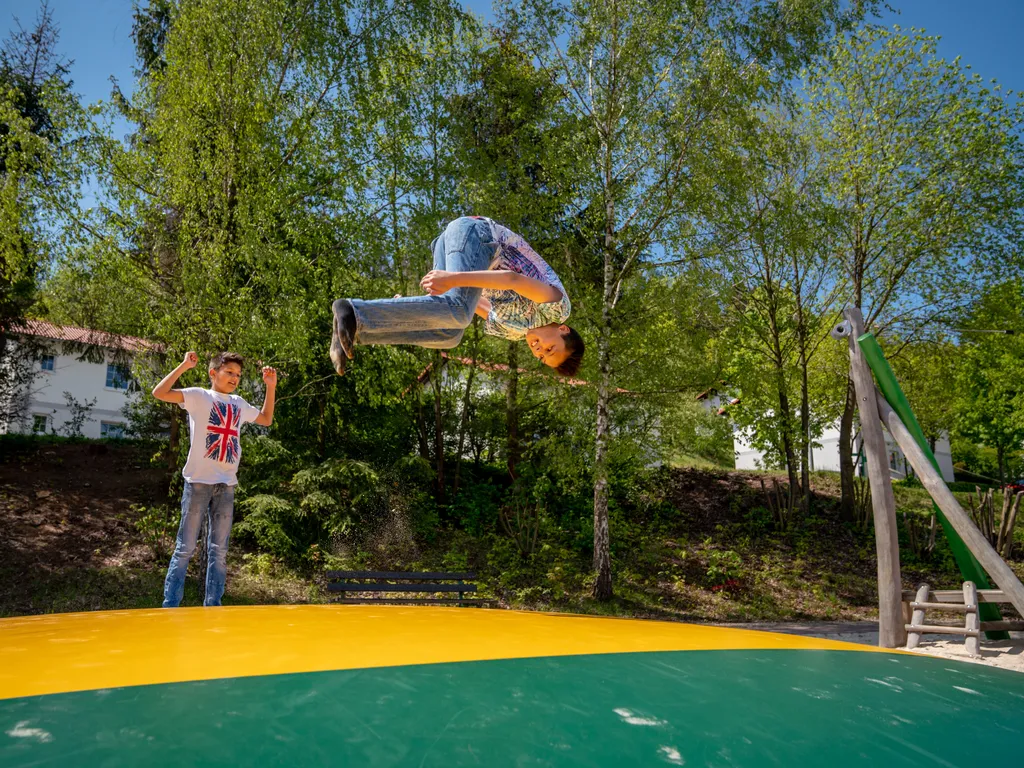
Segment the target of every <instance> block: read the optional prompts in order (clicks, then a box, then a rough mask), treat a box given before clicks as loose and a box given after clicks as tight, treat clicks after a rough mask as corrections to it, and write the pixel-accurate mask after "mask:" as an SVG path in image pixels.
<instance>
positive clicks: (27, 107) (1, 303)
mask: <svg viewBox="0 0 1024 768" xmlns="http://www.w3.org/2000/svg"><path fill="white" fill-rule="evenodd" d="M59 37H60V35H59V30H58V28H57V25H56V24H55V23H54V21H53V14H52V13H51V12H50V9H49V7H48V5H47V4H46V3H45V2H44V3H43V4H42V5H41V6H40V9H39V12H38V14H37V16H36V20H35V23H34V24H33V25H32V26H31V27H30V28H28V29H26V28H24V27H22V25H21V23H20V22H19V21H17V19H16V20H15V28H14V29H13V30H12V32H11V34H10V35H9V36H8V37H7V39H6V40H5V41H4V43H3V45H2V47H0V370H3V371H4V375H3V376H0V420H3V421H10V420H12V419H16V418H18V417H19V416H20V415H21V414H20V410H21V407H22V405H23V402H24V398H23V394H24V392H25V390H26V387H27V386H28V385H29V384H30V382H31V378H32V375H33V373H32V370H31V367H32V363H33V362H34V355H35V354H36V353H37V351H38V350H37V349H36V346H35V345H34V344H32V343H31V341H30V340H29V339H26V338H24V337H23V338H21V339H20V340H19V341H15V340H14V339H13V338H12V336H11V331H12V329H15V330H16V326H17V325H18V324H19V323H20V322H21V321H22V320H23V319H24V318H25V317H26V316H28V315H30V314H31V313H33V312H34V311H36V310H37V309H38V300H39V291H38V288H39V282H40V280H41V278H42V277H43V275H44V273H45V271H46V266H47V263H48V262H49V261H50V259H52V258H53V257H54V255H55V254H56V252H57V251H58V249H59V246H60V241H61V239H62V238H63V236H64V234H65V233H64V231H63V229H62V225H63V223H64V222H65V221H66V214H67V212H68V211H69V210H71V209H73V208H74V204H75V199H76V196H77V192H78V188H79V181H80V174H79V171H78V168H77V166H76V163H75V160H74V152H73V149H72V148H73V145H74V141H75V139H76V138H77V136H78V132H79V130H80V129H81V125H82V118H83V116H82V112H81V109H80V106H79V104H78V101H77V99H76V98H75V96H74V94H73V93H72V92H71V81H70V79H69V78H68V71H69V70H68V65H69V63H68V62H67V61H65V60H64V59H63V58H61V56H60V54H59V52H58V43H59Z"/></svg>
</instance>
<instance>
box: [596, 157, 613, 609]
mask: <svg viewBox="0 0 1024 768" xmlns="http://www.w3.org/2000/svg"><path fill="white" fill-rule="evenodd" d="M606 170H607V169H606ZM606 181H608V186H607V187H606V191H605V194H606V195H610V173H609V174H608V175H607V177H606ZM614 214H615V209H614V203H613V200H612V198H611V197H610V196H609V197H608V198H607V202H606V206H605V237H604V245H605V247H604V301H603V302H602V305H601V331H600V337H599V338H598V342H597V365H598V384H597V425H596V426H597V438H596V440H595V446H594V571H595V573H596V574H597V580H596V581H595V582H594V597H596V598H597V599H598V600H610V599H611V597H612V557H611V537H610V534H609V532H608V440H609V437H610V434H611V421H610V419H609V417H608V405H609V400H610V399H611V376H612V372H611V369H612V366H611V357H612V309H613V302H614V301H615V262H614V255H615V253H614V248H615V229H614V221H615V216H614Z"/></svg>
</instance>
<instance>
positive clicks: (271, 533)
mask: <svg viewBox="0 0 1024 768" xmlns="http://www.w3.org/2000/svg"><path fill="white" fill-rule="evenodd" d="M235 508H236V509H237V510H238V511H239V512H240V513H241V515H242V520H241V522H237V521H236V522H235V525H234V529H233V531H234V534H235V535H236V536H242V537H251V538H252V540H253V541H254V542H255V543H256V545H257V546H258V547H260V549H263V550H266V551H267V552H268V553H270V554H272V555H276V556H278V557H291V556H294V554H295V552H294V548H295V545H294V542H293V541H292V539H291V538H290V537H289V536H288V534H287V532H286V528H287V527H289V525H290V524H291V523H292V522H293V521H294V520H295V519H296V518H297V517H299V514H300V513H299V510H297V509H296V508H295V507H294V506H293V505H292V504H290V503H289V502H288V501H287V500H285V499H282V498H280V497H278V496H271V495H269V494H259V495H257V496H250V497H248V498H246V499H243V500H241V501H239V502H237V503H236V504H235Z"/></svg>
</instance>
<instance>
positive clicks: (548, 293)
mask: <svg viewBox="0 0 1024 768" xmlns="http://www.w3.org/2000/svg"><path fill="white" fill-rule="evenodd" d="M420 285H421V286H422V288H423V290H425V291H426V292H427V293H429V294H430V295H431V296H437V295H439V294H442V293H445V292H447V291H449V290H451V289H452V288H490V289H492V290H498V291H515V292H516V293H518V294H519V295H520V296H522V297H524V298H527V299H529V300H530V301H535V302H537V303H538V304H546V303H547V302H549V301H559V300H560V299H561V298H562V292H561V291H560V290H558V289H557V288H556V287H555V286H553V285H551V284H550V283H545V282H544V281H543V280H537V279H536V278H533V277H527V276H526V275H521V274H519V273H518V272H512V271H510V270H506V269H488V270H483V271H480V272H446V271H444V270H441V269H435V270H432V271H430V272H427V274H426V275H424V276H423V279H422V280H420Z"/></svg>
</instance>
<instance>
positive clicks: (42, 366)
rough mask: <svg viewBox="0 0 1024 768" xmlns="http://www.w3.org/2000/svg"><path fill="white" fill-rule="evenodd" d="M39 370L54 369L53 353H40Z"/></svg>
mask: <svg viewBox="0 0 1024 768" xmlns="http://www.w3.org/2000/svg"><path fill="white" fill-rule="evenodd" d="M39 370H41V371H52V370H53V355H40V356H39Z"/></svg>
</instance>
